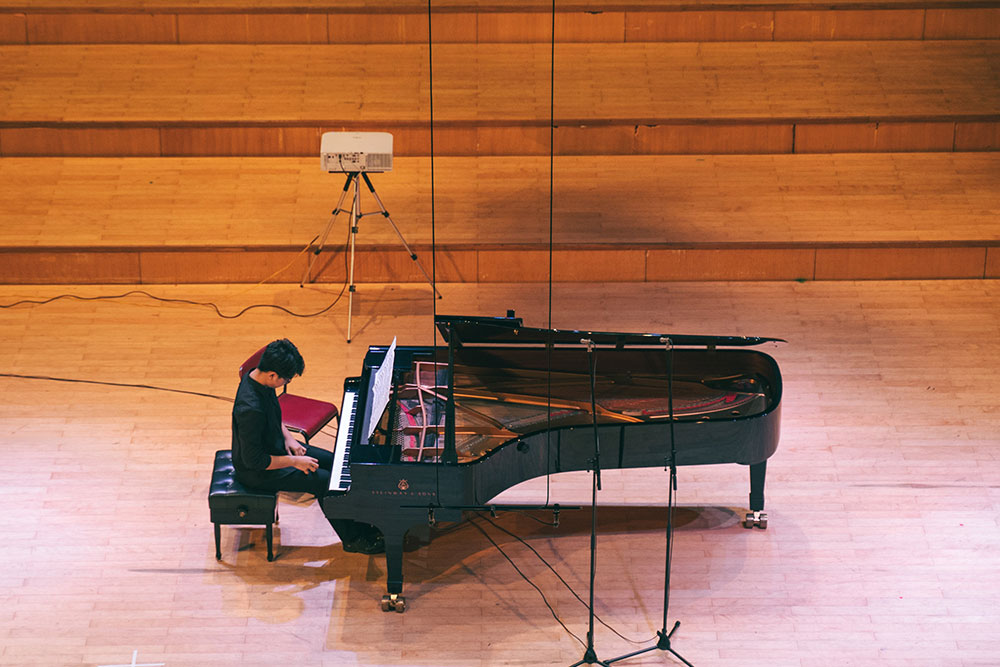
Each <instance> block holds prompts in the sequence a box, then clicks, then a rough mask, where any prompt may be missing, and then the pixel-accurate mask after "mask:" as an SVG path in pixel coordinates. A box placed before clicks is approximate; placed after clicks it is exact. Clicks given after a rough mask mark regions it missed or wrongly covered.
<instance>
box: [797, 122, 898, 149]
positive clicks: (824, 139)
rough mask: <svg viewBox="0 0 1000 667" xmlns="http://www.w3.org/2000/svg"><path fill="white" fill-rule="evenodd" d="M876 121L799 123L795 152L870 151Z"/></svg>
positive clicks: (873, 144) (873, 145) (873, 140)
mask: <svg viewBox="0 0 1000 667" xmlns="http://www.w3.org/2000/svg"><path fill="white" fill-rule="evenodd" d="M877 126H878V123H799V124H798V125H796V126H795V152H796V153H838V152H839V153H871V152H873V151H874V150H875V129H876V127H877Z"/></svg>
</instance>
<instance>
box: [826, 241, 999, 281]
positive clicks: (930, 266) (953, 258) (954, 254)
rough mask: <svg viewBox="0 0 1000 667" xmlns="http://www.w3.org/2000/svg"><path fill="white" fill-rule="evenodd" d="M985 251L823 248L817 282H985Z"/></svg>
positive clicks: (971, 249)
mask: <svg viewBox="0 0 1000 667" xmlns="http://www.w3.org/2000/svg"><path fill="white" fill-rule="evenodd" d="M985 263H986V249H985V248H948V247H944V248H827V249H824V248H820V249H818V250H817V251H816V276H815V279H816V280H887V279H917V278H982V277H983V271H984V267H985Z"/></svg>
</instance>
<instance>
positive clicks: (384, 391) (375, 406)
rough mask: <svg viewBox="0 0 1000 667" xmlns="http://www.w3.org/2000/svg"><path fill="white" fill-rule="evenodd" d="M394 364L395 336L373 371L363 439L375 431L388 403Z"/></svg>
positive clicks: (368, 437)
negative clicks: (366, 424)
mask: <svg viewBox="0 0 1000 667" xmlns="http://www.w3.org/2000/svg"><path fill="white" fill-rule="evenodd" d="M395 364H396V337H395V336H393V338H392V345H390V346H389V349H388V351H386V353H385V359H383V360H382V365H381V366H379V367H378V370H377V371H375V380H374V382H373V383H372V409H371V412H369V413H368V427H367V428H366V429H365V439H366V440H368V439H371V437H372V433H374V432H375V426H376V425H377V424H378V421H379V419H381V418H382V412H383V411H385V408H386V406H387V405H389V390H390V389H391V388H392V368H393V366H394V365H395Z"/></svg>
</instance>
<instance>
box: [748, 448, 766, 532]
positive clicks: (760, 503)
mask: <svg viewBox="0 0 1000 667" xmlns="http://www.w3.org/2000/svg"><path fill="white" fill-rule="evenodd" d="M766 473H767V461H762V462H760V463H755V464H753V465H751V466H750V513H749V514H747V515H746V519H745V520H744V521H743V527H744V528H753V527H754V526H757V527H758V528H762V529H766V528H767V514H765V513H764V511H763V510H764V476H765V475H766Z"/></svg>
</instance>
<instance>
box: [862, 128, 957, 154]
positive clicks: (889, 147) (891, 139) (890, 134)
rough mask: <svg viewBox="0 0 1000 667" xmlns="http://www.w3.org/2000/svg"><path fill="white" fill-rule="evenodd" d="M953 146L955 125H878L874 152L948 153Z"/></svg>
mask: <svg viewBox="0 0 1000 667" xmlns="http://www.w3.org/2000/svg"><path fill="white" fill-rule="evenodd" d="M954 144H955V123H954V122H951V121H945V122H941V123H897V122H889V123H879V124H878V130H877V132H876V133H875V150H877V151H880V152H886V153H893V152H907V151H910V152H912V151H920V152H925V151H926V152H929V151H950V150H952V149H953V148H954Z"/></svg>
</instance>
